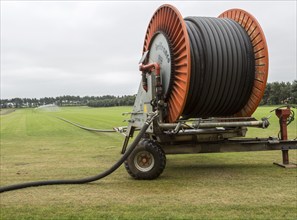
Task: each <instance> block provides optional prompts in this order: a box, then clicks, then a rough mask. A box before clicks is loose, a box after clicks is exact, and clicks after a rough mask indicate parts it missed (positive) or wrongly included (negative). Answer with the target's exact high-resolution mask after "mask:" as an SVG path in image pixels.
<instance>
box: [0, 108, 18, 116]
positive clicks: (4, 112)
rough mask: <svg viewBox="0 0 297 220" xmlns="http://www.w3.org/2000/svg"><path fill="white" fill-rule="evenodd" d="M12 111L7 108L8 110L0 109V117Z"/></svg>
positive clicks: (12, 110)
mask: <svg viewBox="0 0 297 220" xmlns="http://www.w3.org/2000/svg"><path fill="white" fill-rule="evenodd" d="M14 111H15V109H13V108H9V109H0V115H7V114H9V113H12V112H14Z"/></svg>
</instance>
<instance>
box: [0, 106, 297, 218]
mask: <svg viewBox="0 0 297 220" xmlns="http://www.w3.org/2000/svg"><path fill="white" fill-rule="evenodd" d="M272 108H273V107H260V108H259V109H258V110H257V112H256V113H255V115H254V116H255V117H257V118H259V119H260V118H261V117H263V116H267V115H269V114H271V115H272V117H271V118H270V122H271V126H270V127H269V128H268V129H266V130H263V129H256V128H255V129H249V131H248V137H256V136H257V137H268V136H277V133H278V130H279V128H278V120H277V118H276V117H275V116H274V113H269V110H271V109H272ZM130 109H131V108H130V107H118V108H87V107H73V108H72V107H69V108H62V109H61V111H58V112H46V111H44V112H41V111H35V110H33V109H22V110H17V111H15V112H12V113H10V114H4V115H1V116H0V118H1V183H0V184H1V185H8V184H15V183H20V182H25V181H35V180H47V179H69V178H71V179H72V178H80V177H85V176H91V175H94V174H97V173H99V172H101V171H103V170H105V169H107V168H108V167H110V166H111V165H112V164H113V163H114V162H115V161H116V160H118V158H119V157H120V150H121V144H122V141H123V136H122V135H119V134H116V133H94V132H88V131H84V130H82V129H79V128H77V127H74V126H73V125H70V124H68V123H65V122H63V121H61V120H58V119H57V118H55V117H53V116H61V117H64V118H67V119H69V120H72V121H75V122H77V123H80V124H83V125H85V126H89V127H95V128H107V129H109V128H112V127H114V126H121V125H126V124H125V123H124V122H123V119H125V118H124V117H123V116H121V113H122V112H127V111H130ZM296 136H297V135H296V121H294V122H293V123H292V124H291V125H290V127H289V137H290V138H291V139H292V138H295V137H296ZM290 160H291V161H294V162H296V161H297V152H296V151H290ZM274 161H278V162H280V161H281V152H279V151H266V152H243V153H215V154H197V155H168V156H167V165H166V169H165V171H164V173H163V174H162V175H161V177H160V178H158V179H157V180H153V181H136V180H133V179H131V178H130V176H129V175H128V174H127V172H126V170H125V169H124V167H120V168H119V169H118V170H117V171H116V172H115V173H113V174H112V175H111V176H109V177H107V178H105V179H103V180H101V181H97V182H94V183H90V184H85V185H60V186H43V187H35V188H27V189H22V190H18V191H11V192H7V193H3V194H1V195H0V196H1V219H9V220H11V219H297V178H296V175H297V169H283V168H280V167H277V166H274V165H273V164H272V162H274Z"/></svg>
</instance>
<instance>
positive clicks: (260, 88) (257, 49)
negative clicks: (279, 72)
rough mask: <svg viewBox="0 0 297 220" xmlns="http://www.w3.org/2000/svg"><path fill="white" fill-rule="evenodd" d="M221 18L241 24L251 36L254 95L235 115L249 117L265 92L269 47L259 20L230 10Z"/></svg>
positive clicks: (246, 13)
mask: <svg viewBox="0 0 297 220" xmlns="http://www.w3.org/2000/svg"><path fill="white" fill-rule="evenodd" d="M219 18H229V19H232V20H234V21H236V22H237V23H239V24H240V25H241V26H242V27H243V28H244V29H245V30H246V32H247V34H248V35H249V37H250V39H251V42H252V45H253V48H254V54H255V79H254V86H253V88H252V94H251V96H250V98H249V100H248V102H247V103H246V105H245V106H244V107H243V108H242V109H241V110H240V111H239V112H237V113H236V114H235V116H236V117H249V116H251V115H252V114H253V113H254V112H255V110H256V109H257V107H258V105H259V103H260V101H261V99H262V97H263V95H264V91H265V87H266V82H267V77H268V66H269V60H268V47H267V43H266V39H265V35H264V32H263V30H262V28H261V26H260V24H259V22H258V21H257V19H256V18H255V17H254V16H253V15H251V14H250V13H248V12H246V11H244V10H242V9H230V10H228V11H225V12H223V13H222V14H221V15H220V16H219Z"/></svg>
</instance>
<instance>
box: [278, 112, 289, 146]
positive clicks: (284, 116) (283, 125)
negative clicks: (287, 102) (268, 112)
mask: <svg viewBox="0 0 297 220" xmlns="http://www.w3.org/2000/svg"><path fill="white" fill-rule="evenodd" d="M275 114H276V116H277V117H278V118H279V126H280V132H281V139H282V140H288V131H287V120H288V118H289V117H290V115H291V109H290V108H289V107H287V108H286V109H276V110H275Z"/></svg>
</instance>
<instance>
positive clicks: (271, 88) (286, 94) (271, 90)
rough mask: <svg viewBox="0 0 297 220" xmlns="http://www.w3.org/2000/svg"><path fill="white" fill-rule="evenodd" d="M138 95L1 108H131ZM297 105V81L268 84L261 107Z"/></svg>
mask: <svg viewBox="0 0 297 220" xmlns="http://www.w3.org/2000/svg"><path fill="white" fill-rule="evenodd" d="M135 97H136V95H124V96H112V95H104V96H84V97H80V96H70V95H65V96H58V97H56V98H53V97H44V98H40V99H36V98H13V99H1V108H24V107H29V108H30V107H38V106H41V105H47V104H56V105H58V106H90V107H111V106H131V105H133V104H134V100H135ZM286 103H287V104H297V80H295V81H293V82H292V83H290V82H272V83H267V85H266V89H265V93H264V96H263V99H262V101H261V103H260V104H261V105H281V104H286Z"/></svg>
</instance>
